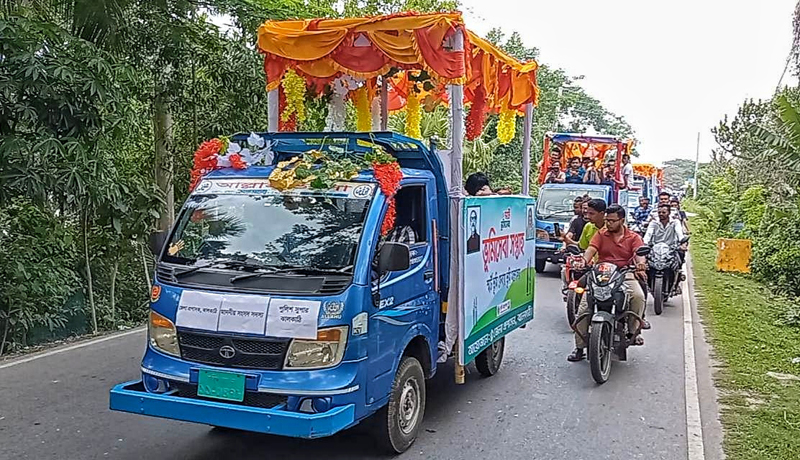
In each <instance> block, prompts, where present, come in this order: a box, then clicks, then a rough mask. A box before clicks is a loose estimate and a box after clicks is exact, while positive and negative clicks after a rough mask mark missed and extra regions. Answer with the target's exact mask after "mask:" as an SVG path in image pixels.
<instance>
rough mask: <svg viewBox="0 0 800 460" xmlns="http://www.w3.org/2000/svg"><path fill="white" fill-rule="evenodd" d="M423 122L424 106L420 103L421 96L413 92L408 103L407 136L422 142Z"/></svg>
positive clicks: (409, 95) (409, 94)
mask: <svg viewBox="0 0 800 460" xmlns="http://www.w3.org/2000/svg"><path fill="white" fill-rule="evenodd" d="M421 122H422V106H421V105H420V103H419V95H418V94H417V93H416V91H413V90H412V91H409V92H408V100H407V101H406V136H408V137H413V138H415V139H420V140H421V139H422V132H421V130H420V123H421Z"/></svg>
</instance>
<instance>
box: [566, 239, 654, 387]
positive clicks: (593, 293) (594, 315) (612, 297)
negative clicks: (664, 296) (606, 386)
mask: <svg viewBox="0 0 800 460" xmlns="http://www.w3.org/2000/svg"><path fill="white" fill-rule="evenodd" d="M571 252H572V253H573V254H574V253H575V252H574V250H572V251H571ZM649 253H650V248H649V247H647V246H643V247H641V248H639V249H637V250H636V255H638V256H646V255H647V254H649ZM631 270H632V268H631V267H625V268H619V267H617V266H616V265H614V264H610V263H605V262H603V263H599V264H596V265H595V266H594V267H592V268H591V270H589V273H588V275H587V276H586V277H585V278H583V279H582V280H581V281H580V282H579V283H578V287H576V289H575V292H576V293H578V294H586V301H587V303H588V305H589V311H588V313H586V314H585V315H582V316H579V317H578V318H576V321H581V320H583V319H584V317H585V316H591V323H590V326H589V337H588V340H587V341H586V342H587V343H588V345H589V346H588V349H587V355H588V358H589V367H590V368H591V371H592V378H594V380H595V382H597V383H600V384H602V383H605V382H606V381H608V378H609V376H610V375H611V355H612V354H615V355H616V356H617V358H618V359H619V360H620V361H626V360H627V359H628V347H629V346H630V345H632V344H633V342H632V341H633V340H634V339H633V338H634V337H636V336H637V335H638V334H639V332H640V330H641V320H642V318H639V317H638V315H636V314H635V313H634V312H632V311H630V298H629V296H628V294H627V293H626V291H625V287H624V282H625V277H626V275H627V274H628V273H629V272H630V271H631ZM631 315H632V316H634V317H636V318H637V319H639V328H638V329H637V330H635V331H630V330H628V317H629V316H631ZM629 336H630V338H629Z"/></svg>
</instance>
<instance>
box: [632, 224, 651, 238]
mask: <svg viewBox="0 0 800 460" xmlns="http://www.w3.org/2000/svg"><path fill="white" fill-rule="evenodd" d="M628 228H630V229H631V231H632V232H635V233H638V234H639V236H642V237H643V236H644V233H645V230H646V228H647V227H646V226H645V225H644V223H643V222H636V221H632V222H631V223H630V224H628Z"/></svg>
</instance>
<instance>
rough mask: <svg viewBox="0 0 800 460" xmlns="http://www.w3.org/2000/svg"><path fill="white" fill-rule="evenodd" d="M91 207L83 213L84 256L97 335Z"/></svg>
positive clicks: (93, 321) (93, 326) (93, 329)
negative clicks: (90, 230) (90, 261)
mask: <svg viewBox="0 0 800 460" xmlns="http://www.w3.org/2000/svg"><path fill="white" fill-rule="evenodd" d="M88 208H89V207H88V206H86V207H84V211H83V256H84V260H85V262H86V283H87V289H88V291H89V308H90V309H91V312H92V331H93V332H94V333H95V334H97V308H96V307H95V305H94V283H93V282H92V267H91V265H90V263H89V209H88Z"/></svg>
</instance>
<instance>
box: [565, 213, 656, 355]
mask: <svg viewBox="0 0 800 460" xmlns="http://www.w3.org/2000/svg"><path fill="white" fill-rule="evenodd" d="M642 246H644V242H643V241H642V237H641V236H639V234H638V233H636V232H633V231H631V230H630V229H628V228H627V227H626V226H625V209H624V208H622V206H619V205H616V204H615V205H611V206H609V207H608V208H607V209H606V226H605V228H603V229H601V230H599V231H598V232H597V233H596V234H595V235H594V237H592V241H591V242H590V243H589V248H588V249H587V250H586V253H585V254H584V258H585V259H586V263H587V264H591V263H592V260H593V259H594V257H595V255H597V262H608V263H612V264H614V265H616V266H617V267H619V268H624V267H627V266H628V265H629V264H630V263H631V261H632V260H633V261H634V262H635V264H636V272H635V274H634V273H628V274H627V275H626V279H625V283H624V286H625V289H626V290H627V292H628V294H629V296H630V306H629V308H630V311H631V312H633V313H635V314H636V315H638V317H639V318H641V317H642V314H643V313H644V308H645V297H644V291H643V290H642V285H641V284H640V283H639V280H646V279H647V260H646V259H645V258H644V257H643V256H637V255H636V250H637V249H639V248H640V247H642ZM637 278H638V279H639V280H637ZM585 299H586V297H585V296H584V300H582V301H581V304H580V307H579V308H578V313H577V315H576V316H577V317H580V316H581V315H583V314H585V313H588V310H589V306H588V304H587V303H586V300H585ZM590 321H591V317H590V316H588V315H587V316H585V317H584V318H583V319H582V320H580V321H578V322H576V323H575V329H576V332H575V350H574V351H573V352H572V354H570V355H569V356H568V357H567V360H568V361H572V362H575V361H581V360H582V359H583V356H584V348H585V347H586V343H585V342H584V337H586V336H587V335H588V331H589V322H590ZM639 322H640V320H639V319H638V318H635V317H632V316H631V317H630V318H629V320H628V330H629V331H638V330H640V329H639ZM633 343H634V344H635V345H644V339H642V337H641V336H639V335H638V334H637V335H636V337H633Z"/></svg>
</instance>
